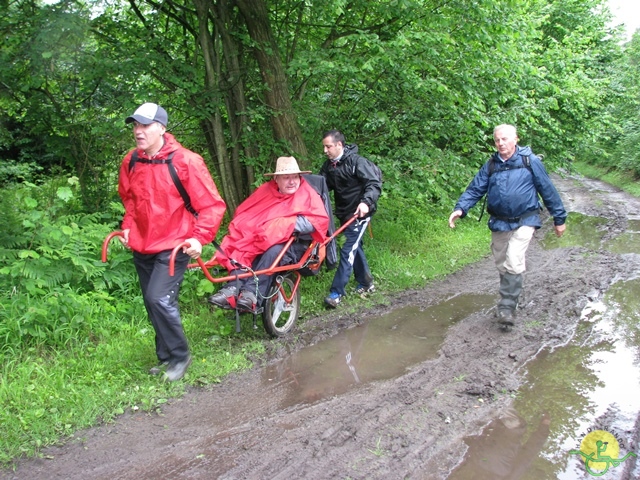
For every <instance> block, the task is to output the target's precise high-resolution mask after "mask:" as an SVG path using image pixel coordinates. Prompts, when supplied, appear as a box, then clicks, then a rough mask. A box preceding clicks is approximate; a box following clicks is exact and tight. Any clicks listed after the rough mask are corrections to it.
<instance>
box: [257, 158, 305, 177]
mask: <svg viewBox="0 0 640 480" xmlns="http://www.w3.org/2000/svg"><path fill="white" fill-rule="evenodd" d="M296 173H311V170H306V171H304V172H302V171H300V167H298V162H297V161H296V159H295V158H294V157H278V161H277V162H276V171H275V172H273V173H265V176H272V175H293V174H296Z"/></svg>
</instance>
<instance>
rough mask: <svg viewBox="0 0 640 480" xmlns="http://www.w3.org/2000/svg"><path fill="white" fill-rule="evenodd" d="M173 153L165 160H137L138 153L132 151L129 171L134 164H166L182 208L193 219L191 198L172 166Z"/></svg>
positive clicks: (196, 215) (193, 210)
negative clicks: (182, 203)
mask: <svg viewBox="0 0 640 480" xmlns="http://www.w3.org/2000/svg"><path fill="white" fill-rule="evenodd" d="M174 153H175V152H171V153H170V154H169V156H168V157H167V158H166V159H147V158H139V157H138V151H137V150H134V151H133V153H132V154H131V159H129V171H131V170H132V169H133V167H134V166H135V164H136V163H138V162H139V163H147V164H151V165H162V164H166V165H167V168H168V169H169V175H171V180H173V184H174V185H175V186H176V189H177V190H178V193H179V194H180V196H181V197H182V201H183V202H184V208H186V209H187V212H189V213H190V214H191V215H193V216H194V217H196V218H198V212H196V209H195V208H193V205H191V197H190V196H189V194H188V193H187V190H186V189H185V188H184V185H183V184H182V181H181V180H180V177H179V176H178V172H177V171H176V167H174V166H173V154H174Z"/></svg>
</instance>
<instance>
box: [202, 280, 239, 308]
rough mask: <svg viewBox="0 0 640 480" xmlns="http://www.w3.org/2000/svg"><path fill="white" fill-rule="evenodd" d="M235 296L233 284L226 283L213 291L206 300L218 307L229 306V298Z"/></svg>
mask: <svg viewBox="0 0 640 480" xmlns="http://www.w3.org/2000/svg"><path fill="white" fill-rule="evenodd" d="M235 296H236V287H235V286H234V285H227V286H226V287H222V288H221V289H220V290H218V293H214V294H213V295H211V296H210V297H209V299H208V302H209V303H211V304H212V305H215V306H217V307H220V308H231V304H230V303H229V299H230V298H232V297H235Z"/></svg>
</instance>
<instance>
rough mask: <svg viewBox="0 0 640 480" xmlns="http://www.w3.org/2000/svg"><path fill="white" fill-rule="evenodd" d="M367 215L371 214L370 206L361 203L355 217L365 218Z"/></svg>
mask: <svg viewBox="0 0 640 480" xmlns="http://www.w3.org/2000/svg"><path fill="white" fill-rule="evenodd" d="M367 213H369V206H368V205H367V204H366V203H363V202H360V204H359V205H358V208H356V213H355V215H356V216H357V217H358V218H362V217H364V216H365V215H366V214H367Z"/></svg>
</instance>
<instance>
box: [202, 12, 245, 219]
mask: <svg viewBox="0 0 640 480" xmlns="http://www.w3.org/2000/svg"><path fill="white" fill-rule="evenodd" d="M193 4H194V6H195V8H196V12H197V16H198V42H199V43H200V48H201V49H202V57H203V60H204V65H205V84H206V85H205V86H206V89H207V90H208V91H211V92H220V75H219V72H220V67H219V65H218V64H219V59H218V55H217V54H216V50H215V45H214V40H213V37H212V35H211V33H210V32H209V6H210V4H211V2H210V1H209V0H193ZM202 128H203V132H204V134H205V137H206V139H207V145H208V148H209V152H210V154H211V157H212V158H213V160H214V162H215V166H216V169H217V171H218V174H219V179H220V182H221V185H220V189H221V190H222V193H223V196H224V199H225V201H226V203H227V209H228V211H229V214H230V215H233V212H235V209H236V208H237V207H238V205H239V204H240V202H242V200H243V199H244V195H243V192H242V185H241V184H238V182H237V180H239V179H241V178H242V175H241V174H238V172H239V171H240V168H239V165H234V163H235V162H231V161H230V160H229V157H228V153H227V144H226V140H225V136H224V125H223V121H222V115H221V113H220V110H219V107H218V108H216V109H215V110H214V111H213V112H212V114H211V115H210V116H209V118H207V119H206V120H204V121H203V122H202Z"/></svg>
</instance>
